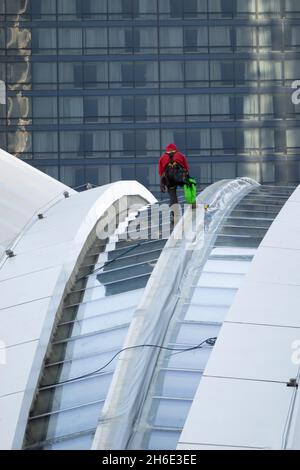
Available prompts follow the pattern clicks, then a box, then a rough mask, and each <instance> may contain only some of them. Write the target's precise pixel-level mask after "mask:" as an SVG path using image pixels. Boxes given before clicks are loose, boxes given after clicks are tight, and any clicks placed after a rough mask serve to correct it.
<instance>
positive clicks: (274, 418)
mask: <svg viewBox="0 0 300 470" xmlns="http://www.w3.org/2000/svg"><path fill="white" fill-rule="evenodd" d="M292 394H293V389H290V388H288V387H286V385H285V384H278V383H270V382H258V381H251V380H237V379H227V378H226V379H225V378H215V377H203V379H202V381H201V382H200V385H199V388H198V391H197V394H196V397H195V399H194V402H193V405H192V408H191V411H190V413H189V416H188V418H187V421H186V424H185V427H184V430H183V432H182V435H181V437H180V445H181V446H184V445H185V444H186V443H187V444H194V445H199V444H200V445H202V446H205V447H206V446H212V445H213V446H218V448H220V447H224V446H233V447H245V448H248V447H250V448H253V447H255V448H259V449H280V448H281V445H282V438H283V435H284V429H285V423H286V419H287V416H288V410H289V406H290V403H291V399H292Z"/></svg>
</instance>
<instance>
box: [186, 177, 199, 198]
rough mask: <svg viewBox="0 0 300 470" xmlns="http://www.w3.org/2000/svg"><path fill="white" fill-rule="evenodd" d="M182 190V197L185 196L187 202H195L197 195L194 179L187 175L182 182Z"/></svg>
mask: <svg viewBox="0 0 300 470" xmlns="http://www.w3.org/2000/svg"><path fill="white" fill-rule="evenodd" d="M183 190H184V197H185V200H186V202H187V204H194V203H195V202H196V196H197V183H196V180H195V179H194V178H191V177H190V176H189V177H188V178H187V179H186V180H185V182H184V186H183Z"/></svg>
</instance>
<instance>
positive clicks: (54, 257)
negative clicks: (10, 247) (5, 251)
mask: <svg viewBox="0 0 300 470" xmlns="http://www.w3.org/2000/svg"><path fill="white" fill-rule="evenodd" d="M19 250H20V247H19V246H18V249H17V251H16V255H17V256H15V257H13V258H8V259H6V261H5V263H4V265H3V267H2V269H1V270H0V285H1V281H3V280H8V279H13V278H17V277H20V276H24V275H25V274H29V273H34V272H36V271H41V270H43V269H45V266H48V267H49V268H52V267H55V266H57V265H60V264H61V259H62V258H63V257H64V256H65V257H66V256H67V255H68V253H69V250H70V243H68V242H65V243H58V244H55V245H48V246H47V247H43V248H37V246H35V245H33V246H31V251H29V252H28V251H25V252H24V253H23V252H20V251H19Z"/></svg>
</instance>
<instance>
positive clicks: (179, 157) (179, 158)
mask: <svg viewBox="0 0 300 470" xmlns="http://www.w3.org/2000/svg"><path fill="white" fill-rule="evenodd" d="M171 150H176V153H175V154H174V155H173V161H174V162H176V163H178V164H179V165H181V166H182V167H183V168H185V169H186V170H187V171H189V164H188V162H187V159H186V158H185V156H184V155H183V154H182V153H180V152H178V150H177V147H176V145H174V144H169V145H168V146H167V147H166V152H170V151H171ZM166 152H165V153H163V154H162V156H161V157H160V159H159V163H158V173H159V176H162V175H163V173H164V171H165V169H166V166H167V165H168V164H169V162H170V157H169V155H168V154H167V153H166Z"/></svg>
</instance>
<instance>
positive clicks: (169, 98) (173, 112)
mask: <svg viewBox="0 0 300 470" xmlns="http://www.w3.org/2000/svg"><path fill="white" fill-rule="evenodd" d="M160 102H161V116H162V120H163V121H182V120H184V115H185V109H184V96H180V95H165V96H161V101H160Z"/></svg>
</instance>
